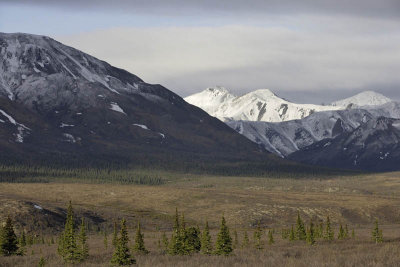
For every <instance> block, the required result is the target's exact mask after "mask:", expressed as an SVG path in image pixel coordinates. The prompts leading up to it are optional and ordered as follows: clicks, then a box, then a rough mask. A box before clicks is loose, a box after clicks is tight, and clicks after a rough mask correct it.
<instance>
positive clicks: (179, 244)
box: [168, 209, 186, 255]
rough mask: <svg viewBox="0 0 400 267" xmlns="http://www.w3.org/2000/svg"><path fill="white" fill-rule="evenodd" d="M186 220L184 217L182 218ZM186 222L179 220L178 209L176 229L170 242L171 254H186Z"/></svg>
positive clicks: (169, 250)
mask: <svg viewBox="0 0 400 267" xmlns="http://www.w3.org/2000/svg"><path fill="white" fill-rule="evenodd" d="M182 219H183V221H184V217H183V218H182ZM184 227H185V223H184V222H183V225H182V224H181V223H180V222H179V213H178V209H176V212H175V222H174V231H173V233H172V236H171V240H170V242H169V247H168V253H169V254H170V255H184V254H186V249H185V236H186V233H185V232H186V231H185V230H186V229H184Z"/></svg>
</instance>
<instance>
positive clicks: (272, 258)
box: [0, 173, 400, 266]
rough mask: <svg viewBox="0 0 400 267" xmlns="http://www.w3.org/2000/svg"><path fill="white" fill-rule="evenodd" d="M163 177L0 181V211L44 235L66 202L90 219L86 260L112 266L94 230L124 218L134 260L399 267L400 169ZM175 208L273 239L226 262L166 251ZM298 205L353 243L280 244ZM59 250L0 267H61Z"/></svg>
mask: <svg viewBox="0 0 400 267" xmlns="http://www.w3.org/2000/svg"><path fill="white" fill-rule="evenodd" d="M160 176H162V177H163V179H164V180H165V183H163V184H161V185H154V186H149V185H126V184H124V185H121V184H117V183H111V184H110V183H102V184H97V183H81V182H79V181H75V180H71V181H65V180H63V181H60V180H57V179H55V182H49V183H0V201H1V203H2V205H1V206H0V216H1V217H2V218H4V216H6V215H7V214H10V215H11V216H12V217H14V219H15V221H16V222H17V229H22V228H23V229H25V230H27V231H30V232H32V233H40V234H42V235H45V236H48V237H50V235H54V234H57V231H59V230H60V229H61V228H62V226H63V222H64V216H65V207H66V205H67V202H68V201H69V200H72V202H73V205H74V208H75V210H76V213H77V215H78V216H83V217H85V218H87V220H88V221H89V223H90V229H91V234H90V247H91V250H90V251H91V256H90V258H89V259H88V261H87V262H86V263H85V264H84V266H108V265H109V264H108V262H109V259H110V258H111V253H112V250H111V249H110V248H109V249H108V250H105V249H104V245H103V237H102V235H100V234H98V233H97V231H99V230H100V231H107V232H109V233H110V232H111V226H112V224H113V222H114V221H115V220H118V219H120V218H122V217H124V218H126V219H127V220H128V226H129V227H130V233H131V236H133V233H134V230H133V227H134V226H135V225H136V223H137V221H138V220H140V221H141V222H142V225H143V226H144V230H145V238H146V239H145V241H146V244H147V246H148V247H149V249H150V250H151V253H150V254H149V255H146V256H140V255H138V256H137V260H138V264H139V266H172V265H175V266H229V265H230V266H273V265H274V266H399V262H400V224H399V223H400V173H385V174H363V175H357V176H345V177H329V178H326V177H320V178H318V177H317V178H312V179H289V178H288V179H286V178H279V179H278V178H274V177H269V178H252V177H217V176H198V175H189V174H171V173H166V174H160ZM165 177H166V178H165ZM34 205H37V206H40V207H42V208H43V209H42V210H40V209H37V208H35V206H34ZM175 207H177V208H178V209H179V210H180V211H182V212H184V213H185V218H186V219H187V220H188V224H190V225H200V226H201V227H202V226H203V223H204V221H205V220H208V221H209V222H210V226H211V227H212V228H213V229H214V230H213V231H214V234H215V231H216V229H217V227H218V223H219V221H220V218H221V215H222V214H224V215H225V217H226V219H227V222H228V224H229V226H230V228H231V231H232V230H233V229H237V231H238V232H239V239H241V237H242V233H243V231H244V230H248V231H249V235H250V238H251V237H252V228H253V227H254V226H255V225H256V223H257V222H258V221H260V222H261V225H262V226H263V228H265V229H271V228H273V229H276V230H277V234H276V235H275V238H276V241H277V242H276V244H274V245H266V247H265V249H264V250H262V251H256V250H254V249H243V250H242V249H239V250H236V251H235V253H234V255H233V256H230V257H227V258H225V257H216V256H211V257H207V256H202V255H194V256H191V257H186V256H185V257H183V256H182V257H173V256H167V255H164V254H163V253H162V251H161V249H160V248H158V246H157V242H158V240H159V235H160V234H161V232H162V231H166V232H167V233H168V232H169V231H170V230H171V227H172V218H173V215H174V212H175ZM298 211H299V212H300V215H301V216H302V218H303V219H304V220H305V222H306V223H308V222H309V221H310V220H313V221H314V222H319V221H321V220H324V219H325V218H326V216H327V215H329V216H330V217H331V220H332V222H333V225H334V227H335V229H336V232H337V228H338V225H339V224H340V223H342V224H348V225H349V228H350V229H355V232H356V239H355V240H347V241H335V242H333V243H332V244H328V243H326V242H324V241H318V242H317V244H316V245H315V246H312V247H310V246H307V245H306V244H305V243H302V242H289V241H286V240H281V239H280V234H278V232H279V230H280V229H281V228H288V227H290V226H291V225H292V224H294V223H295V217H296V214H297V212H298ZM376 218H378V219H379V222H380V223H381V225H382V229H383V235H384V239H385V243H383V244H379V245H375V244H373V243H372V242H371V241H370V232H371V229H372V226H373V222H374V221H375V219H376ZM264 239H265V241H266V234H264ZM214 240H215V239H214ZM30 250H34V255H31V251H30ZM40 251H41V253H40ZM55 251H56V246H55V245H50V246H48V245H34V246H33V247H32V248H30V249H28V253H27V255H26V256H24V257H11V258H0V266H33V265H36V264H37V262H38V261H39V258H40V256H39V255H44V256H45V258H46V259H47V260H48V262H49V265H48V266H58V265H61V264H62V263H61V261H60V259H59V257H58V256H57V255H56V252H55ZM50 263H51V264H50Z"/></svg>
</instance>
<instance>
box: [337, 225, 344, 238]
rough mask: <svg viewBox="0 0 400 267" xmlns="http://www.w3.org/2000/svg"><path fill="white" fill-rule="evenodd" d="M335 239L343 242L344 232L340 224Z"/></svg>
mask: <svg viewBox="0 0 400 267" xmlns="http://www.w3.org/2000/svg"><path fill="white" fill-rule="evenodd" d="M337 238H338V239H339V240H343V239H344V238H345V231H344V228H343V226H342V224H340V227H339V233H338V237H337Z"/></svg>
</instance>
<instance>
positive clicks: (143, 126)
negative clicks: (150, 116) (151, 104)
mask: <svg viewBox="0 0 400 267" xmlns="http://www.w3.org/2000/svg"><path fill="white" fill-rule="evenodd" d="M133 125H135V126H137V127H140V128H142V129H144V130H148V131H150V129H149V128H148V127H147V126H146V125H143V124H133Z"/></svg>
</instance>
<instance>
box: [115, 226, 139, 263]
mask: <svg viewBox="0 0 400 267" xmlns="http://www.w3.org/2000/svg"><path fill="white" fill-rule="evenodd" d="M128 242H129V237H128V230H127V229H126V221H125V219H122V221H121V230H120V234H119V237H118V238H117V242H116V246H115V251H114V254H113V256H112V259H111V263H112V264H115V265H132V264H135V263H136V260H135V258H134V257H133V256H132V255H131V254H130V251H129V247H128Z"/></svg>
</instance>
